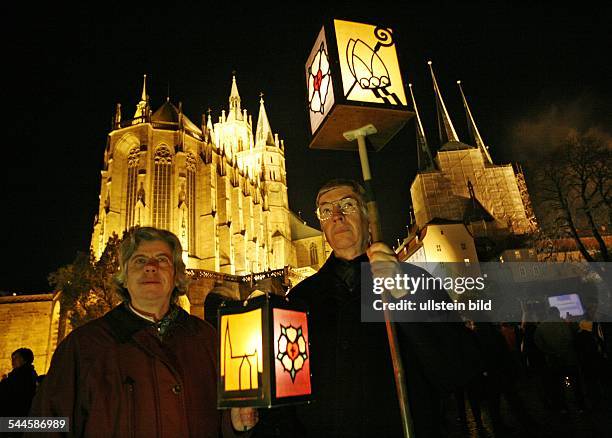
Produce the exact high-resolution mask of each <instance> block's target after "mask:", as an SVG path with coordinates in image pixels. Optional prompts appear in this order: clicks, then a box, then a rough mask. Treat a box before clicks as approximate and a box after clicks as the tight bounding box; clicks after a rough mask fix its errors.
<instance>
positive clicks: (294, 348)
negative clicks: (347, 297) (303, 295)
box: [217, 295, 312, 408]
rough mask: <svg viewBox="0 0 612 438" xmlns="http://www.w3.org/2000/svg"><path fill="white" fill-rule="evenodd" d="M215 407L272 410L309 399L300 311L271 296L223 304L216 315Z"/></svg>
mask: <svg viewBox="0 0 612 438" xmlns="http://www.w3.org/2000/svg"><path fill="white" fill-rule="evenodd" d="M218 321H219V351H220V357H219V382H218V385H217V388H218V389H217V402H218V406H219V407H220V408H227V407H240V406H248V407H272V406H279V405H285V404H292V403H299V402H305V401H308V400H309V399H310V395H311V392H312V390H311V385H310V347H309V345H308V341H309V334H308V318H307V313H306V310H305V309H304V308H301V307H299V306H296V305H294V304H289V303H288V302H287V301H286V300H285V299H283V298H281V297H278V296H275V295H265V296H260V297H257V298H253V299H251V300H248V301H244V302H243V301H233V302H226V303H225V304H224V305H222V306H221V307H220V308H219V310H218Z"/></svg>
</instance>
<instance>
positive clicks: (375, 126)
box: [306, 20, 414, 438]
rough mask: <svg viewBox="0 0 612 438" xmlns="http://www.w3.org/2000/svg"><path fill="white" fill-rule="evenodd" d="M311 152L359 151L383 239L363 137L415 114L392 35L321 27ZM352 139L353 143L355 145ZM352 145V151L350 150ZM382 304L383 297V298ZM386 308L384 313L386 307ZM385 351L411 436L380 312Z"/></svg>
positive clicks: (312, 92)
mask: <svg viewBox="0 0 612 438" xmlns="http://www.w3.org/2000/svg"><path fill="white" fill-rule="evenodd" d="M306 90H307V96H308V118H309V122H310V134H311V141H310V147H311V148H314V149H339V150H355V149H357V150H358V151H359V160H360V162H361V171H362V174H363V180H364V186H365V190H366V197H367V209H368V220H369V223H370V230H371V232H370V233H371V236H370V237H371V240H372V242H380V241H382V240H383V237H382V232H381V228H380V220H379V214H378V207H377V205H376V200H375V197H374V191H373V188H372V174H371V172H370V163H369V160H368V152H367V148H366V137H367V138H368V140H369V142H370V144H371V145H372V146H373V149H374V150H379V149H381V148H382V147H383V146H384V145H385V144H386V143H387V142H388V141H389V140H391V138H393V136H394V135H395V134H397V132H398V131H399V130H400V129H401V128H402V127H403V126H404V124H405V123H406V121H407V120H408V119H410V118H411V117H412V116H413V114H414V113H412V112H411V111H409V110H408V108H407V106H406V93H405V90H404V83H403V81H402V76H401V71H400V68H399V61H398V57H397V52H396V50H395V41H394V38H393V31H392V30H391V29H389V28H387V27H382V26H374V25H371V24H363V23H354V22H350V21H343V20H333V22H332V23H328V24H327V25H324V26H323V28H322V29H321V31H320V32H319V35H318V36H317V39H316V40H315V44H314V46H313V48H312V50H311V51H310V55H309V56H308V59H307V61H306ZM355 140H357V142H356V143H357V144H356V145H355ZM355 146H357V147H355ZM382 297H383V300H384V299H385V294H383V295H382ZM385 309H387V308H386V307H385ZM384 314H385V324H386V328H387V337H388V339H389V350H390V353H391V359H392V361H393V371H394V374H395V386H396V389H397V396H398V401H399V405H400V406H399V407H400V413H401V417H402V430H403V433H404V436H405V437H406V438H410V437H413V436H414V430H413V425H412V419H411V416H410V409H409V406H408V395H407V392H406V391H407V389H406V382H405V378H404V366H403V364H402V361H401V357H400V351H399V344H398V341H397V334H396V331H395V326H394V325H393V324H392V323H391V321H390V316H389V313H388V310H385V312H384Z"/></svg>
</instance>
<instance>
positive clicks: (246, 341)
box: [220, 309, 263, 391]
mask: <svg viewBox="0 0 612 438" xmlns="http://www.w3.org/2000/svg"><path fill="white" fill-rule="evenodd" d="M220 327H221V330H222V332H221V345H220V350H221V351H220V354H221V361H220V363H221V366H220V372H221V378H222V380H223V381H224V390H225V391H242V390H250V389H257V388H258V387H259V376H260V375H261V373H262V372H263V355H262V351H263V342H262V327H261V309H255V310H252V311H250V312H245V313H239V314H233V315H223V316H222V317H221V324H220Z"/></svg>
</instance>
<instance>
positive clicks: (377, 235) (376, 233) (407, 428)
mask: <svg viewBox="0 0 612 438" xmlns="http://www.w3.org/2000/svg"><path fill="white" fill-rule="evenodd" d="M377 132H378V131H377V130H376V127H375V126H374V125H372V124H369V125H365V126H362V127H361V128H359V129H354V130H352V131H346V132H344V133H343V134H342V135H343V136H344V138H345V139H347V140H348V141H354V140H357V145H358V149H359V161H360V162H361V173H362V174H363V182H364V186H365V190H366V197H367V210H368V221H369V222H370V233H371V236H372V242H373V243H375V242H381V241H382V240H383V236H382V230H381V227H380V215H379V214H378V206H377V204H376V198H375V197H374V190H373V187H372V173H371V172H370V162H369V160H368V151H367V149H366V136H368V135H372V134H376V133H377ZM385 297H386V295H385V294H382V299H383V301H386V298H385ZM387 307H388V306H384V315H385V326H386V328H387V338H388V340H389V350H390V353H391V360H392V362H393V372H394V375H395V389H396V390H397V398H398V400H399V407H400V413H401V416H402V430H403V431H404V437H405V438H414V425H413V424H412V417H411V416H410V407H409V406H408V391H407V389H406V379H405V373H404V365H403V364H402V360H401V356H400V347H399V342H398V341H397V332H396V330H395V325H394V324H392V323H391V318H390V315H389V310H388V308H387Z"/></svg>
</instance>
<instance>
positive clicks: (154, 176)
mask: <svg viewBox="0 0 612 438" xmlns="http://www.w3.org/2000/svg"><path fill="white" fill-rule="evenodd" d="M101 176H102V178H101V189H100V206H99V210H98V214H97V216H96V220H95V223H94V230H93V235H92V240H91V248H92V251H93V254H94V255H95V256H96V257H100V255H101V254H102V252H103V251H104V248H105V246H106V242H107V241H108V239H109V237H110V236H111V235H112V234H113V233H116V234H117V235H119V236H121V235H122V234H123V232H124V231H125V230H128V229H130V228H131V227H134V226H138V225H140V226H154V227H158V228H163V229H166V230H169V231H172V232H173V233H175V234H176V235H177V236H178V237H179V239H180V241H181V244H182V247H183V259H184V261H185V263H186V265H187V268H188V269H196V270H208V271H214V272H218V273H224V274H229V275H236V276H240V275H247V274H249V273H253V272H263V271H269V270H275V269H281V268H284V267H286V266H290V267H293V268H303V267H311V268H313V272H314V270H316V269H318V267H319V266H320V265H321V264H322V263H323V262H324V260H325V258H326V255H327V251H326V249H325V243H324V237H323V236H322V233H321V232H320V231H319V230H315V229H313V228H311V227H308V226H307V225H306V224H305V223H303V222H302V221H301V220H300V219H299V218H298V217H297V216H296V215H295V214H294V213H292V212H291V211H290V209H289V204H288V200H287V178H286V170H285V145H284V142H283V140H280V139H279V137H278V134H274V133H273V132H272V129H271V127H270V122H269V120H268V116H267V114H266V109H265V106H264V100H263V98H261V99H260V103H259V114H258V117H257V123H256V124H253V120H252V116H251V115H250V114H248V112H247V110H246V109H243V108H242V106H241V99H240V94H239V92H238V86H237V84H236V78H235V76H234V77H233V78H232V84H231V91H230V96H229V108H228V109H227V110H223V111H222V113H221V115H220V117H219V118H218V120H217V121H216V122H213V120H212V117H211V116H210V114H209V115H208V116H207V117H206V116H204V115H203V116H202V120H201V123H199V124H196V123H194V122H192V121H191V120H190V119H189V118H188V117H187V116H186V115H185V114H184V113H183V111H182V105H181V104H179V105H178V107H177V106H175V105H174V104H173V103H172V102H171V101H170V100H169V99H167V100H166V102H164V103H163V104H162V105H161V106H160V107H159V108H157V109H156V110H153V109H152V108H151V103H150V101H149V97H148V95H147V89H146V76H145V79H144V82H143V89H142V95H141V99H140V102H139V103H138V104H137V105H136V110H135V112H134V114H133V116H132V117H130V118H127V119H126V118H124V117H123V116H122V111H121V106H120V105H117V110H116V113H115V117H114V123H113V129H112V131H111V132H110V133H109V135H108V142H107V146H106V149H105V151H104V167H103V169H102V175H101Z"/></svg>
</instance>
